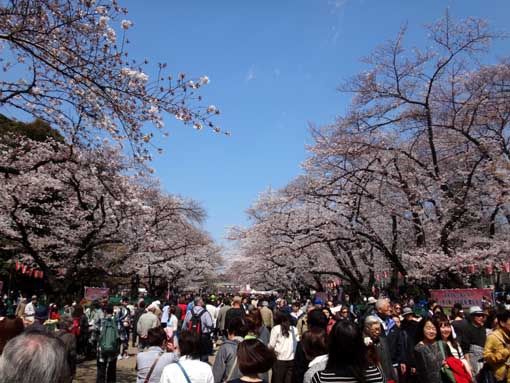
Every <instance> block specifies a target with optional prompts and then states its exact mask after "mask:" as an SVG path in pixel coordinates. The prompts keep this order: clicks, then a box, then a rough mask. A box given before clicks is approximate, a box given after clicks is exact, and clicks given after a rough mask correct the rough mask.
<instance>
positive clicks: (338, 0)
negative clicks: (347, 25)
mask: <svg viewBox="0 0 510 383" xmlns="http://www.w3.org/2000/svg"><path fill="white" fill-rule="evenodd" d="M347 1H348V0H328V5H329V7H330V9H331V13H338V12H341V11H342V9H343V7H344V6H345V5H346V4H347Z"/></svg>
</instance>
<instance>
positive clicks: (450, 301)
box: [430, 289, 494, 307]
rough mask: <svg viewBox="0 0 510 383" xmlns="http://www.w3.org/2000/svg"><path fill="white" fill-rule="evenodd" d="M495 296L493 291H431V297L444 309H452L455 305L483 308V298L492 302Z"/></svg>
mask: <svg viewBox="0 0 510 383" xmlns="http://www.w3.org/2000/svg"><path fill="white" fill-rule="evenodd" d="M493 294H494V290H492V289H449V290H430V297H431V298H432V299H433V300H435V301H436V302H437V303H438V304H439V305H441V306H443V307H452V306H453V305H454V304H455V303H460V304H461V305H462V306H463V307H469V306H481V305H482V298H483V297H485V298H486V299H487V300H488V301H489V302H492V300H493Z"/></svg>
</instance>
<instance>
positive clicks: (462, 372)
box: [446, 356, 472, 383]
mask: <svg viewBox="0 0 510 383" xmlns="http://www.w3.org/2000/svg"><path fill="white" fill-rule="evenodd" d="M446 364H447V365H448V367H450V369H451V370H452V372H453V376H455V381H456V382H457V383H471V382H472V379H471V376H469V373H468V372H467V371H466V367H465V366H464V363H462V361H461V360H460V359H457V358H455V357H453V356H449V357H447V358H446Z"/></svg>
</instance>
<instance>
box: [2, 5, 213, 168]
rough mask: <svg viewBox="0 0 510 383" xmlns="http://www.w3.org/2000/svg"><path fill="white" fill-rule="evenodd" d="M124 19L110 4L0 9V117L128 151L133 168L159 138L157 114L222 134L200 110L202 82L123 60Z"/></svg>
mask: <svg viewBox="0 0 510 383" xmlns="http://www.w3.org/2000/svg"><path fill="white" fill-rule="evenodd" d="M126 14H127V10H126V9H125V8H123V7H121V6H120V5H119V4H118V2H117V1H116V0H112V1H107V0H105V1H101V0H99V1H96V0H76V1H74V0H9V1H6V2H3V3H2V4H1V5H0V51H1V52H2V61H1V64H2V67H3V72H4V75H3V77H2V78H1V79H0V108H1V110H2V112H3V113H4V114H6V113H8V112H9V111H12V112H14V111H22V112H25V113H26V114H28V115H29V116H30V118H39V119H41V120H44V121H46V122H47V123H49V124H50V125H51V126H52V127H54V128H57V129H59V131H61V132H62V133H64V134H65V135H66V137H67V138H68V139H69V140H71V141H73V142H76V140H81V141H85V142H88V143H89V144H92V145H96V144H98V142H96V139H97V137H100V138H103V137H108V136H109V137H110V138H113V139H114V140H117V141H119V142H125V143H128V144H129V145H128V148H129V149H130V150H131V151H132V153H133V155H134V157H135V158H136V159H137V160H139V161H144V160H147V159H149V158H150V151H149V150H148V148H149V145H148V143H150V141H151V139H152V137H153V135H154V132H155V131H162V130H163V125H164V124H163V116H164V114H169V115H172V116H175V118H176V119H177V120H180V121H182V122H184V123H185V124H188V125H191V126H194V127H195V128H196V129H202V127H204V126H205V127H210V128H211V129H214V131H216V132H221V130H220V128H219V127H218V126H216V125H214V124H213V123H212V122H211V117H212V116H214V115H216V114H219V111H218V109H217V108H216V107H215V106H213V105H210V106H202V100H201V96H200V95H198V94H197V91H198V90H199V89H200V88H201V87H202V86H204V85H206V84H208V83H209V78H208V77H207V76H202V77H199V78H196V79H195V78H188V77H187V76H186V75H185V74H184V73H179V74H177V75H169V74H166V73H165V71H166V67H167V65H166V64H164V63H159V64H157V66H156V70H155V71H154V74H152V75H151V72H150V71H149V70H148V68H147V64H148V61H147V60H143V61H136V60H134V59H132V58H131V57H130V56H129V53H128V50H127V47H128V45H129V40H128V38H127V31H128V30H129V29H130V28H132V27H133V22H132V21H130V20H128V19H123V17H126ZM147 123H149V124H150V125H152V126H154V127H155V128H156V129H155V130H154V129H151V128H150V127H149V126H148V125H147ZM101 142H102V139H101V140H100V141H99V144H101Z"/></svg>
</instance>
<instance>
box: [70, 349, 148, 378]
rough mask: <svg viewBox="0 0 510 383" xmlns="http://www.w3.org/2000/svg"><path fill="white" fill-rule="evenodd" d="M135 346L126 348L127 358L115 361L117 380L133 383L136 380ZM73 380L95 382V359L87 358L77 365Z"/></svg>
mask: <svg viewBox="0 0 510 383" xmlns="http://www.w3.org/2000/svg"><path fill="white" fill-rule="evenodd" d="M137 352H138V350H137V349H136V348H132V347H130V348H129V350H128V353H129V355H130V356H129V358H128V359H122V360H118V361H117V382H118V383H135V382H136V370H135V365H136V353H137ZM73 382H78V383H95V382H96V360H95V359H93V360H87V361H85V362H82V363H80V364H79V365H78V368H77V369H76V377H75V379H74V380H73Z"/></svg>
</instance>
